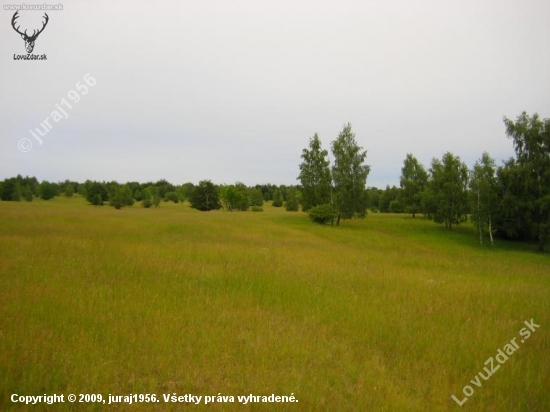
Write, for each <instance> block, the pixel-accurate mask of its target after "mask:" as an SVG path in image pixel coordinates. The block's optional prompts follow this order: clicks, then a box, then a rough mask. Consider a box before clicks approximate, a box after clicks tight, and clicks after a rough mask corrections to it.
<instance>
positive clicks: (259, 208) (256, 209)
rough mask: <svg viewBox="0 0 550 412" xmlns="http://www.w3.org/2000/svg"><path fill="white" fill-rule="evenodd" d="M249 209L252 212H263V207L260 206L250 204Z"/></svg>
mask: <svg viewBox="0 0 550 412" xmlns="http://www.w3.org/2000/svg"><path fill="white" fill-rule="evenodd" d="M250 210H252V211H253V212H263V211H264V209H263V208H262V207H261V206H251V207H250Z"/></svg>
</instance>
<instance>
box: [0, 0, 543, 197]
mask: <svg viewBox="0 0 550 412" xmlns="http://www.w3.org/2000/svg"><path fill="white" fill-rule="evenodd" d="M0 1H1V3H2V5H3V6H5V5H11V4H17V3H15V1H17V0H0ZM44 2H46V4H58V3H55V2H53V1H50V2H48V0H40V1H36V2H34V3H33V1H32V0H26V1H25V4H43V3H44ZM61 4H62V5H63V10H62V11H48V12H47V13H48V15H49V22H48V25H47V26H46V28H45V29H44V31H43V32H42V33H41V34H40V35H39V36H38V38H37V39H36V43H35V48H34V51H33V54H36V55H42V54H46V55H47V60H45V61H25V60H14V55H26V54H27V53H26V50H25V43H24V41H23V40H22V39H21V36H20V35H19V34H17V33H16V32H15V31H14V30H13V28H12V27H11V19H12V16H13V14H14V11H13V10H11V11H8V10H5V8H4V7H2V9H1V10H0V17H1V23H0V113H1V116H2V121H1V122H0V179H4V178H6V177H11V176H15V175H17V174H22V175H31V176H32V175H34V176H36V177H37V178H38V179H39V180H44V179H46V180H51V181H59V180H65V179H71V180H77V181H84V180H86V179H95V180H118V181H120V182H124V181H149V180H157V179H161V178H165V179H167V180H169V181H171V182H173V183H176V184H180V183H183V182H187V181H191V182H198V181H199V180H201V179H211V180H212V181H214V182H215V183H234V182H236V181H242V182H244V183H246V184H249V185H252V184H256V183H268V182H269V183H275V184H295V183H296V176H297V175H298V171H299V169H298V165H299V163H300V160H301V159H300V154H301V151H302V149H303V148H304V147H306V146H307V145H308V142H309V138H310V137H311V136H313V134H314V133H315V132H317V133H318V134H319V136H320V138H321V140H322V142H323V145H324V147H325V148H326V149H330V142H331V141H332V140H334V139H335V138H336V137H337V136H338V133H339V132H340V131H341V130H342V128H343V126H344V125H345V124H346V123H348V122H350V123H351V124H352V127H353V130H354V132H355V134H356V138H357V141H358V142H359V144H360V145H361V146H363V148H364V149H366V150H367V151H368V155H367V163H368V164H369V165H371V173H370V175H369V178H368V182H367V185H368V186H378V187H384V186H385V185H386V184H390V185H391V184H397V185H398V184H399V176H400V172H401V167H402V164H403V160H404V158H405V156H406V154H407V153H408V152H410V153H413V154H414V155H415V156H416V157H417V158H418V159H419V160H420V161H421V162H422V163H423V164H424V165H425V166H426V167H429V164H430V161H431V159H432V158H433V157H438V158H440V157H441V156H442V154H443V153H444V152H446V151H451V152H452V153H454V154H455V155H458V156H460V157H461V158H462V160H463V161H465V162H466V163H467V164H468V166H471V165H472V164H473V162H474V161H475V160H476V159H477V158H479V157H480V156H481V154H482V152H483V151H489V152H490V154H491V155H492V156H493V157H494V158H495V159H496V160H497V163H498V164H500V162H501V160H503V159H505V158H508V157H509V156H511V155H512V154H513V147H512V142H511V141H510V140H509V139H507V138H506V135H505V131H504V126H503V121H502V120H503V116H507V117H510V118H515V117H516V116H518V115H519V114H520V113H521V112H522V111H524V110H525V111H527V112H528V113H534V112H538V113H539V114H540V115H541V116H542V117H550V1H548V0H513V1H512V0H499V1H488V0H476V1H473V0H449V1H447V0H445V1H441V0H437V1H435V0H434V1H428V0H415V1H411V0H394V1H387V0H386V1H364V0H362V1H351V0H339V1H323V0H316V1H311V0H307V1H306V0H301V1H296V0H294V1H289V0H278V1H273V0H271V1H263V0H250V1H248V0H232V1H227V0H226V1H220V0H217V1H214V0H200V1H199V0H196V1H168V0H165V1H154V2H152V1H151V2H146V1H138V0H132V1H114V0H94V1H72V2H70V3H69V2H62V3H61ZM19 14H20V18H19V19H18V25H20V26H21V28H20V30H23V29H26V28H28V29H29V30H28V32H30V33H32V31H33V30H34V29H38V28H40V27H41V21H43V19H42V16H43V12H41V11H21V12H20V13H19ZM30 33H29V34H30ZM86 74H90V75H91V76H92V77H93V78H95V80H96V81H97V84H96V85H95V86H93V87H90V88H89V91H88V93H87V94H85V95H81V96H80V98H81V99H80V101H79V102H78V103H74V102H73V101H72V100H70V99H69V97H68V93H69V92H70V91H71V90H75V91H76V90H77V89H76V84H77V83H78V82H81V83H82V84H86V83H85V82H84V77H85V75H86ZM63 98H64V99H65V100H66V102H68V103H69V104H71V106H72V109H68V107H66V106H65V105H64V104H62V105H61V107H62V108H64V110H65V111H66V113H67V115H68V118H66V119H65V118H63V119H61V120H59V119H58V122H55V121H53V120H52V117H51V113H52V112H53V111H54V110H56V105H60V104H61V102H62V99H63ZM45 119H50V120H49V123H50V125H51V126H52V128H51V130H49V131H48V132H47V134H45V135H44V136H43V137H41V140H42V144H39V142H38V140H37V139H36V138H35V137H33V136H32V135H31V133H30V132H29V131H30V130H32V131H34V130H35V129H36V128H38V129H39V130H42V127H41V123H43V121H44V120H45ZM34 133H35V134H36V135H37V136H38V137H40V135H38V134H37V133H36V132H34ZM22 139H28V140H23V141H22ZM29 143H30V144H32V148H30V150H29V151H27V152H23V151H22V150H20V149H23V150H28V149H29V147H30V146H29Z"/></svg>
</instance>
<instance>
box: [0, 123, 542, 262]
mask: <svg viewBox="0 0 550 412" xmlns="http://www.w3.org/2000/svg"><path fill="white" fill-rule="evenodd" d="M504 123H505V127H506V134H507V136H508V137H509V138H511V139H512V140H513V142H514V149H515V152H516V156H515V157H512V158H510V159H508V160H506V161H504V162H503V164H502V165H500V166H497V165H496V163H495V160H494V159H493V158H491V156H490V155H489V153H487V152H485V153H483V154H482V155H481V157H480V158H479V159H478V160H477V161H476V162H475V164H474V165H473V167H472V168H471V169H470V168H468V166H467V165H466V164H464V163H463V162H462V161H461V159H460V158H459V157H458V156H455V155H454V154H452V153H450V152H447V153H445V154H443V156H442V157H441V159H438V158H434V159H433V160H432V162H431V165H430V167H429V168H426V167H425V166H424V165H422V164H421V163H420V162H419V161H418V160H417V159H416V158H415V156H414V155H413V154H411V153H408V154H407V155H406V157H405V159H404V161H403V167H402V169H401V178H400V186H399V187H396V186H392V187H390V186H389V185H388V186H386V187H385V188H384V189H380V188H375V187H367V177H368V174H369V172H370V166H368V165H366V164H365V160H366V155H367V152H366V151H363V149H362V147H360V146H358V145H357V142H356V140H355V134H354V133H353V131H352V129H351V125H350V124H348V125H346V126H345V127H344V129H343V130H342V132H341V133H340V134H339V136H338V137H337V138H336V139H335V140H334V141H333V142H332V144H331V149H332V155H333V159H334V163H333V165H332V166H331V165H330V161H329V159H328V151H326V150H323V148H322V147H321V141H320V139H319V137H318V135H317V134H315V135H314V136H313V137H312V138H311V139H310V141H309V146H308V147H307V148H305V149H304V150H303V151H302V163H301V164H300V174H299V176H298V178H297V180H298V181H299V184H297V185H289V186H287V185H274V184H257V185H255V186H246V185H245V184H243V183H239V182H237V183H235V184H231V185H227V184H221V185H220V184H214V183H212V182H211V181H209V180H202V181H200V182H199V183H198V184H194V183H191V182H187V183H183V184H179V185H178V184H173V183H170V182H168V181H166V180H164V179H161V180H158V181H156V182H146V183H139V182H127V183H119V182H116V181H110V182H105V181H101V182H99V181H91V180H86V181H85V182H83V183H81V182H76V181H70V180H65V181H64V182H48V181H41V182H39V181H38V179H37V178H36V177H34V176H33V177H29V176H25V177H23V176H21V175H18V176H16V177H11V178H7V179H5V180H3V181H1V182H0V199H1V200H2V201H27V202H31V201H33V199H35V198H41V199H43V200H49V199H52V198H53V197H55V196H65V197H67V198H72V197H73V196H74V195H75V194H77V195H79V196H82V197H83V198H85V199H86V200H87V202H89V203H90V204H91V205H95V206H102V205H104V204H108V205H110V206H113V207H114V208H116V209H121V208H124V207H127V206H132V205H134V203H136V202H138V203H140V204H141V206H143V207H145V208H150V207H159V206H160V205H161V204H162V203H163V202H174V203H182V202H184V201H188V202H189V203H190V205H191V207H192V208H195V209H197V210H201V211H209V210H216V209H223V210H226V211H247V210H252V211H258V212H260V211H262V210H263V209H262V208H263V206H264V202H271V206H273V207H284V208H285V209H286V210H287V211H290V212H296V211H298V210H300V207H301V209H302V210H303V211H305V212H308V213H309V216H310V218H311V220H312V221H313V222H315V223H321V224H326V223H332V224H334V223H335V222H336V224H337V225H338V224H339V223H340V219H350V218H354V217H360V218H362V217H365V216H366V215H367V212H369V211H370V212H371V213H409V214H411V215H412V217H415V216H416V215H417V214H419V213H420V214H422V215H423V216H424V217H426V218H429V219H432V220H433V221H435V222H437V223H442V224H444V225H445V227H446V228H447V229H449V230H451V229H452V227H453V226H454V225H458V224H461V223H464V222H467V221H470V222H471V223H472V224H473V225H474V226H475V227H476V233H477V235H478V237H479V242H480V243H483V240H484V238H485V237H488V238H489V239H490V242H491V243H493V242H494V237H501V238H507V239H514V240H519V241H529V242H536V243H537V245H538V249H539V250H540V251H544V248H545V245H546V243H547V242H548V239H549V235H550V119H541V118H540V117H539V116H538V115H537V114H534V115H533V116H529V115H528V114H526V113H525V112H524V113H522V114H521V115H520V116H518V117H517V119H516V120H510V119H507V118H505V119H504Z"/></svg>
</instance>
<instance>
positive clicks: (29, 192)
mask: <svg viewBox="0 0 550 412" xmlns="http://www.w3.org/2000/svg"><path fill="white" fill-rule="evenodd" d="M74 195H80V196H82V197H84V198H85V199H86V200H87V201H88V203H90V204H91V205H95V206H103V205H105V204H108V205H110V206H113V207H114V208H116V209H121V208H123V207H126V206H132V205H134V203H136V202H137V203H139V204H141V206H143V207H145V208H149V207H153V206H154V207H159V206H160V205H161V202H174V203H180V202H184V201H188V202H189V203H190V205H191V207H193V208H195V209H197V210H201V211H209V210H217V209H224V210H228V211H246V210H249V209H252V210H254V211H260V210H261V208H262V206H263V204H264V202H266V201H271V202H272V205H273V206H274V207H282V206H285V208H286V209H287V210H289V211H298V210H299V190H298V188H297V187H296V186H287V185H279V186H277V185H274V184H258V185H255V186H246V185H245V184H244V183H240V182H237V183H235V184H230V185H226V184H221V185H216V184H214V183H212V182H211V181H210V180H202V181H200V182H199V183H198V184H196V185H195V184H193V183H191V182H187V183H183V184H182V185H174V184H172V183H170V182H168V181H166V180H165V179H161V180H158V181H157V182H146V183H139V182H128V183H119V182H117V181H110V182H105V181H93V180H86V181H85V182H84V183H79V182H76V181H71V180H65V181H63V182H49V181H47V180H44V181H42V182H39V181H38V179H37V178H36V177H34V176H33V177H29V176H25V177H23V176H21V175H17V176H16V177H12V178H8V179H5V180H3V181H0V199H1V200H3V201H23V200H25V201H28V202H32V201H33V199H35V198H40V199H43V200H50V199H52V198H54V197H56V196H65V197H67V198H72V197H73V196H74Z"/></svg>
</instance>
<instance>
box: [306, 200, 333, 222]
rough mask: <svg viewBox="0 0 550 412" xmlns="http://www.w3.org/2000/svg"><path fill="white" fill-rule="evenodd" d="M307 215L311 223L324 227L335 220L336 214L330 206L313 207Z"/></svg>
mask: <svg viewBox="0 0 550 412" xmlns="http://www.w3.org/2000/svg"><path fill="white" fill-rule="evenodd" d="M308 213H309V218H310V219H311V221H312V222H314V223H319V224H320V225H324V224H326V223H328V222H331V223H332V222H333V221H334V219H336V212H335V211H334V209H333V208H332V205H330V204H324V205H319V206H315V207H313V208H311V209H309V211H308Z"/></svg>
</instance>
